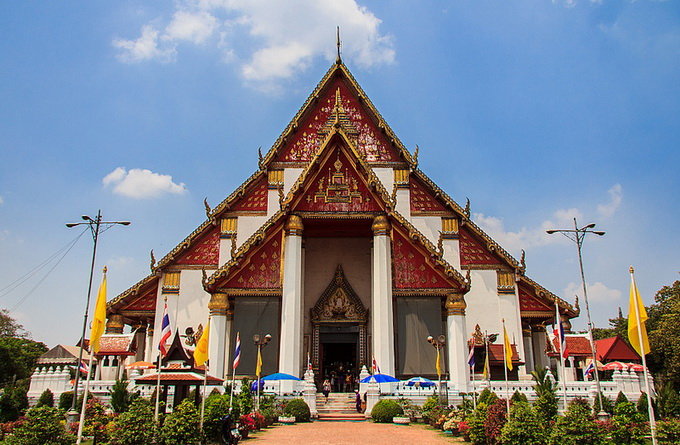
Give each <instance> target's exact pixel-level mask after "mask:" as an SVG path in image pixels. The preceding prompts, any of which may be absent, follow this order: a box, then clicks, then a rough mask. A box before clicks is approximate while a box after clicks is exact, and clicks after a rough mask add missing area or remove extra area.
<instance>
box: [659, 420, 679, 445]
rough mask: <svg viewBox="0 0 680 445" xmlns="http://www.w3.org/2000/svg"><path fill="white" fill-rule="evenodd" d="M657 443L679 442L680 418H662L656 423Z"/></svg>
mask: <svg viewBox="0 0 680 445" xmlns="http://www.w3.org/2000/svg"><path fill="white" fill-rule="evenodd" d="M656 431H657V439H659V445H671V444H678V443H680V420H675V419H674V420H662V421H661V422H658V423H657V424H656Z"/></svg>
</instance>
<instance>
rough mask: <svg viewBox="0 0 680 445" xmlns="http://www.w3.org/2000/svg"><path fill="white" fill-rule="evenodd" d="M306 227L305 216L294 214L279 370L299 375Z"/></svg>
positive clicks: (288, 245)
mask: <svg viewBox="0 0 680 445" xmlns="http://www.w3.org/2000/svg"><path fill="white" fill-rule="evenodd" d="M302 229H303V225H302V218H300V217H299V216H297V215H290V216H289V217H288V221H287V222H286V227H285V230H286V238H285V244H284V253H283V296H282V299H281V338H280V340H279V372H283V373H286V374H291V375H294V376H296V377H298V376H299V375H300V363H301V361H300V360H302V358H301V353H302V352H301V351H302Z"/></svg>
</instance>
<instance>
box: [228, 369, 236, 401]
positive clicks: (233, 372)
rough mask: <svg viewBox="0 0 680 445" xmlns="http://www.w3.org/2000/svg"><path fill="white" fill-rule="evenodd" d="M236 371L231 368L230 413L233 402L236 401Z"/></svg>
mask: <svg viewBox="0 0 680 445" xmlns="http://www.w3.org/2000/svg"><path fill="white" fill-rule="evenodd" d="M235 380H236V369H235V368H234V366H233V365H232V366H231V391H229V412H231V409H232V402H233V401H234V389H235V388H236V382H235Z"/></svg>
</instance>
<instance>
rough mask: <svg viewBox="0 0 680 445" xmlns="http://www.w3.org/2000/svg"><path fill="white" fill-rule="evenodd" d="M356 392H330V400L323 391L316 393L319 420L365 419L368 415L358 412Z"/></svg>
mask: <svg viewBox="0 0 680 445" xmlns="http://www.w3.org/2000/svg"><path fill="white" fill-rule="evenodd" d="M354 397H355V395H354V393H353V392H352V393H341V392H339V393H330V394H329V395H328V401H326V398H325V397H324V396H323V394H321V393H317V394H316V410H317V412H318V413H319V420H323V421H340V420H349V421H355V422H358V421H364V420H366V417H365V416H364V415H363V414H361V413H358V412H357V410H356V405H355V399H354Z"/></svg>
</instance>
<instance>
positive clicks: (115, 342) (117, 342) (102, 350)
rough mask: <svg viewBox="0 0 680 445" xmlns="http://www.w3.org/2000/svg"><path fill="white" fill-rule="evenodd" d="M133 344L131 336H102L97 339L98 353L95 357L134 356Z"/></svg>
mask: <svg viewBox="0 0 680 445" xmlns="http://www.w3.org/2000/svg"><path fill="white" fill-rule="evenodd" d="M133 343H134V336H133V335H132V334H125V335H102V337H101V338H100V339H99V352H98V353H97V354H96V355H97V356H103V355H134V354H135V351H134V350H133V347H134V344H133Z"/></svg>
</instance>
